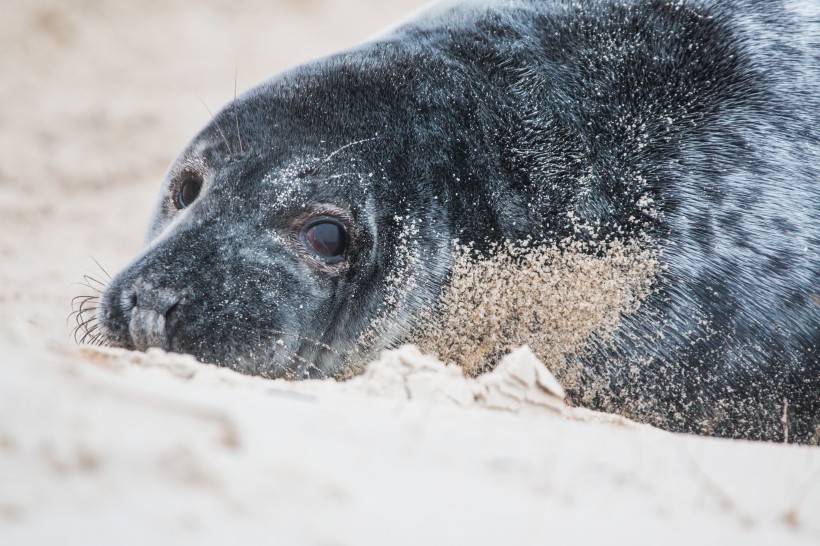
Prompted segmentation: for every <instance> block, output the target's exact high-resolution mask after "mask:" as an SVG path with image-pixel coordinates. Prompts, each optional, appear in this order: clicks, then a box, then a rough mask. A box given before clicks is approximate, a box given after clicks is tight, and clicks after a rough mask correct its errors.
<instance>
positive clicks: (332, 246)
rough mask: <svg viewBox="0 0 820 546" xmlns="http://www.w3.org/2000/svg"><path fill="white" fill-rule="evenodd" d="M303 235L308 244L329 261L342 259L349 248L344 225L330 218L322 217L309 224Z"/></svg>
mask: <svg viewBox="0 0 820 546" xmlns="http://www.w3.org/2000/svg"><path fill="white" fill-rule="evenodd" d="M303 237H304V240H305V243H307V246H308V247H309V248H310V249H311V250H313V252H315V253H316V254H317V255H318V256H320V257H321V258H322V259H324V260H325V261H327V262H331V263H333V262H338V261H339V260H341V259H342V257H343V256H344V253H345V250H346V248H347V235H346V234H345V229H344V227H342V225H341V224H340V223H339V222H337V221H335V220H333V219H330V218H320V219H318V220H315V221H313V222H311V223H310V224H308V225H307V226H306V227H305V230H304V232H303Z"/></svg>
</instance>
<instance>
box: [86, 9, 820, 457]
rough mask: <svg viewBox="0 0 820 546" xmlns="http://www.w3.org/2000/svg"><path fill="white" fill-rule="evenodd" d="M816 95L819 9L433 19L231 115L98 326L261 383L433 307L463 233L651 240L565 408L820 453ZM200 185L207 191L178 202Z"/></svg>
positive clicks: (204, 146)
mask: <svg viewBox="0 0 820 546" xmlns="http://www.w3.org/2000/svg"><path fill="white" fill-rule="evenodd" d="M818 90H820V8H818V6H817V5H816V3H812V2H811V1H810V0H807V1H806V2H803V3H800V2H783V1H770V0H743V1H740V0H738V1H728V2H727V1H724V0H721V1H720V2H717V1H694V0H692V1H690V0H686V1H682V2H666V1H648V0H626V1H618V2H614V1H608V0H599V1H595V0H578V1H575V2H563V1H535V0H514V1H499V2H468V3H464V4H453V5H446V6H443V7H440V8H438V9H437V10H435V11H434V12H431V13H430V14H428V15H422V16H421V17H420V18H418V19H417V20H415V21H413V22H410V23H408V24H406V25H404V26H401V27H399V28H397V29H396V30H394V31H391V32H390V33H389V34H387V35H385V36H383V37H381V38H379V39H376V40H374V41H371V42H369V43H367V44H365V45H363V46H361V47H359V48H356V49H353V50H351V51H346V52H343V53H340V54H338V55H334V56H331V57H329V58H325V59H322V60H319V61H316V62H313V63H311V64H307V65H304V66H301V67H298V68H296V69H293V70H291V71H289V72H286V73H284V74H281V75H279V76H277V77H275V78H273V79H272V80H270V81H268V82H266V83H263V84H262V85H260V86H259V87H257V88H255V89H253V90H251V91H249V92H248V93H246V94H245V95H243V96H241V97H240V98H239V99H238V100H237V101H236V103H235V104H232V105H229V106H228V107H226V108H225V110H224V111H223V112H222V113H220V114H218V115H217V116H216V118H215V120H214V122H213V123H211V124H210V125H209V126H208V127H207V128H206V129H205V130H204V131H203V132H202V133H201V134H200V135H199V136H197V137H196V139H195V140H194V141H193V143H192V144H191V146H190V147H189V148H188V149H187V150H186V151H185V152H183V154H182V155H181V157H180V159H179V160H178V161H177V163H176V164H175V165H174V167H172V169H171V171H170V172H169V175H168V178H167V183H166V185H165V187H164V189H163V191H162V194H161V197H160V201H159V204H158V209H157V213H156V216H155V219H154V222H153V225H152V227H151V230H150V234H149V244H148V247H147V248H146V250H145V252H144V253H143V254H142V255H141V256H139V257H138V258H137V259H136V260H135V261H134V262H133V263H132V264H131V265H130V266H128V267H127V268H126V269H125V270H124V271H123V272H122V273H120V274H119V275H118V276H117V277H116V278H115V280H114V281H113V282H112V283H111V287H110V288H109V289H108V290H107V291H106V293H105V295H104V297H103V299H102V305H101V309H100V312H99V318H100V321H101V323H102V326H103V328H102V330H103V332H104V334H105V336H106V338H107V339H108V341H109V343H111V344H113V345H120V346H124V347H131V348H134V347H136V348H145V347H146V346H148V345H159V346H163V347H164V348H166V349H169V350H174V351H179V352H186V353H191V354H194V355H196V356H197V357H199V358H200V359H202V360H204V361H208V362H215V363H219V364H223V365H227V366H232V367H234V368H236V369H239V370H242V371H245V372H249V373H258V374H263V375H267V376H281V375H288V376H295V377H305V376H316V377H324V376H326V375H340V374H343V373H344V372H345V370H346V366H347V365H350V364H351V363H353V364H355V363H357V362H361V361H364V360H366V359H367V358H369V357H371V356H373V355H374V354H375V353H376V352H377V351H378V350H380V349H382V348H384V347H388V346H392V345H394V344H396V343H399V342H401V341H404V340H406V339H407V334H408V332H410V331H411V330H412V329H413V327H414V325H415V321H416V320H418V317H419V316H429V314H428V315H425V313H429V311H430V309H436V305H437V302H438V298H439V297H440V293H441V291H442V287H443V286H445V285H446V283H447V281H448V276H449V275H450V272H451V269H452V264H453V259H454V258H453V242H454V241H456V240H459V241H461V242H462V243H472V245H473V249H474V252H475V253H476V255H478V256H481V255H489V254H490V253H491V252H492V248H493V246H492V245H493V244H494V243H501V242H504V241H521V240H525V239H528V238H529V239H532V240H533V241H534V242H537V243H542V244H545V245H555V244H557V243H558V242H560V241H581V242H583V243H589V244H588V246H585V247H584V248H586V249H587V252H590V253H595V252H596V250H595V248H596V242H606V241H615V240H625V241H646V244H644V245H643V247H644V248H645V249H648V250H651V251H652V252H654V253H655V255H656V259H657V260H658V262H659V263H660V264H662V267H661V268H659V269H658V271H659V273H658V275H657V277H656V278H655V279H654V281H653V291H652V292H651V294H650V295H649V296H648V297H646V299H645V300H644V301H643V302H641V305H640V306H639V308H638V309H637V310H635V311H633V312H631V313H628V314H625V315H624V316H623V317H622V320H621V323H620V325H619V327H618V328H617V331H615V332H614V334H612V335H611V336H609V337H608V339H606V340H603V339H599V338H598V337H596V336H595V335H592V336H590V339H589V340H588V342H587V344H586V346H585V348H584V350H583V351H582V352H580V353H579V354H575V355H569V356H567V357H566V358H567V362H566V367H565V370H566V369H574V370H576V372H577V371H579V370H580V372H579V373H576V374H575V375H573V376H572V377H573V379H572V381H569V382H570V383H571V384H568V385H565V386H567V388H568V391H569V395H570V397H571V399H572V400H573V401H574V402H576V403H578V404H583V405H586V406H589V407H593V408H599V409H604V410H608V411H613V412H617V413H621V414H624V415H628V416H630V417H633V418H637V419H640V420H643V421H646V422H650V423H653V424H655V425H658V426H661V427H664V428H667V429H670V430H675V431H686V432H696V433H707V434H715V435H720V436H730V437H746V438H753V439H769V440H782V439H783V438H784V435H785V434H786V432H788V437H789V439H790V440H792V441H801V442H818V432H817V431H818V425H820V355H818V351H820V252H818V250H819V249H820V185H819V184H820V182H819V181H820V91H818ZM240 140H241V144H240ZM186 172H196V173H199V174H200V175H201V176H202V177H203V178H204V180H205V187H204V189H203V191H202V195H201V196H200V197H199V199H198V200H197V201H196V202H195V203H194V204H193V205H192V206H191V207H190V208H188V209H185V210H183V211H181V212H178V211H176V209H175V208H174V206H173V204H172V197H173V195H174V194H175V193H176V191H177V190H178V184H179V181H180V179H181V178H183V177H184V173H186ZM317 214H324V215H333V216H334V217H340V218H342V219H344V221H345V223H346V225H347V226H348V229H349V234H350V241H351V242H350V248H349V252H348V256H347V258H346V259H345V260H344V261H343V263H342V264H341V265H339V266H328V265H327V264H324V263H321V261H319V260H317V259H316V258H315V257H313V256H311V255H310V254H309V253H308V252H307V251H306V249H305V248H304V245H303V244H302V241H301V240H300V238H299V237H298V235H297V234H298V230H299V227H300V226H301V225H302V224H303V223H304V221H305V220H306V219H307V218H309V217H311V216H312V215H317ZM601 244H604V243H601ZM135 305H136V307H135ZM559 375H560V374H559ZM567 378H569V375H567ZM784 409H785V412H784ZM784 414H785V419H784Z"/></svg>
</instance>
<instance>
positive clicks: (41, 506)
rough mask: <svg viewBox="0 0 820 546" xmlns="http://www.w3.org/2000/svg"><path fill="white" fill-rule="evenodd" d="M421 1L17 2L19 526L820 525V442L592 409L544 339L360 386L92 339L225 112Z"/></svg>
mask: <svg viewBox="0 0 820 546" xmlns="http://www.w3.org/2000/svg"><path fill="white" fill-rule="evenodd" d="M419 4H421V2H418V1H417V2H413V1H410V0H404V1H394V2H390V3H385V2H376V1H374V0H346V1H345V2H331V1H330V0H312V1H309V2H292V3H291V2H272V1H266V2H263V1H261V0H260V1H245V0H243V1H231V2H228V1H227V0H226V1H210V2H208V3H204V2H194V1H188V0H179V1H175V2H159V1H154V0H150V1H145V2H140V3H125V2H115V1H113V0H111V1H97V0H77V1H75V2H71V3H70V4H68V3H65V2H56V1H53V2H50V1H47V0H34V1H26V2H23V1H22V0H6V2H5V4H4V5H3V8H4V9H3V17H1V18H0V46H2V47H0V73H2V74H3V76H2V79H0V104H2V106H0V127H2V131H0V227H2V230H0V544H3V545H5V544H14V545H17V544H83V545H85V544H147V543H148V544H188V543H190V544H217V543H226V542H231V543H239V542H240V541H242V540H249V541H253V542H257V543H258V542H262V541H265V543H273V544H288V545H290V544H294V545H298V544H306V545H365V544H373V545H384V544H473V545H483V544H545V543H556V544H590V543H593V542H604V541H605V542H608V543H633V544H656V543H658V542H661V541H663V543H666V544H684V543H686V544H689V543H691V542H693V541H695V542H697V543H700V544H727V543H729V544H739V543H742V544H804V543H805V544H811V543H816V542H817V541H820V450H819V449H817V448H808V447H799V446H786V445H774V444H755V443H749V442H739V441H726V440H716V439H711V438H697V437H688V436H678V435H672V434H669V433H666V432H663V431H659V430H656V429H653V428H651V427H647V426H643V425H638V424H634V423H630V422H628V421H626V420H623V419H620V418H617V417H611V416H604V415H597V414H593V413H591V412H584V411H580V410H573V409H569V408H566V407H565V406H563V404H562V403H561V401H560V389H558V388H557V387H556V386H555V385H553V384H552V383H551V378H550V377H549V376H548V375H546V374H545V369H544V368H543V367H540V366H541V365H540V363H539V362H538V361H537V360H536V359H535V358H534V357H533V356H532V355H531V354H528V353H527V352H526V351H524V352H521V353H518V354H517V355H516V357H515V358H513V359H511V360H509V361H507V363H506V365H504V366H500V367H499V369H497V370H496V371H495V372H493V373H492V374H490V375H485V376H481V377H478V378H465V377H464V376H463V374H462V373H461V370H460V369H459V368H456V367H454V366H445V365H444V364H442V363H440V362H438V361H436V360H435V359H432V358H430V357H425V356H423V355H421V354H420V353H419V352H418V351H416V350H415V349H413V348H404V349H402V350H401V351H398V352H393V353H389V354H386V355H384V357H383V358H382V359H381V360H380V361H379V362H377V363H375V364H373V365H371V366H370V367H369V368H368V369H367V370H366V372H365V374H364V375H363V376H361V377H358V378H355V379H353V380H351V381H348V382H345V383H336V382H332V381H327V382H305V383H288V382H284V381H273V382H272V381H266V380H262V379H258V378H250V377H245V376H241V375H238V374H235V373H233V372H230V371H228V370H224V369H218V368H215V367H213V366H205V365H201V364H198V363H196V362H194V361H193V360H192V359H190V358H189V357H185V356H179V355H167V354H164V353H162V352H159V351H152V352H150V353H148V354H135V353H128V352H123V351H116V350H90V349H80V348H77V347H76V345H75V344H74V343H73V341H72V340H70V337H69V333H70V330H71V328H70V325H69V324H67V321H66V317H67V316H68V314H69V312H70V304H69V301H70V298H71V297H72V296H74V295H76V294H78V293H79V292H80V291H81V288H80V287H78V286H77V285H76V284H74V283H77V282H80V281H81V280H82V278H83V275H84V274H86V273H93V274H98V273H99V270H98V269H97V266H96V265H95V264H94V262H93V261H92V260H91V258H90V256H93V257H94V258H95V259H97V260H98V261H99V262H100V263H101V264H102V265H103V266H104V267H105V268H106V269H108V270H109V271H111V272H114V271H116V270H118V269H119V268H120V267H122V266H123V265H125V264H126V263H127V261H128V260H129V259H130V258H131V257H132V256H133V255H134V254H135V253H136V252H137V251H138V249H139V248H140V245H141V242H142V237H143V233H144V231H145V229H146V227H147V222H148V216H149V214H150V208H151V205H152V202H153V199H154V195H155V192H156V190H157V188H158V185H159V182H160V180H161V178H162V175H163V172H164V170H165V169H166V168H167V166H168V164H169V163H170V162H171V160H172V159H173V157H174V156H175V154H176V153H177V152H178V151H179V150H180V149H181V148H182V147H183V146H184V145H185V143H186V142H187V141H188V139H189V138H190V137H191V136H193V134H194V133H195V132H196V131H197V130H198V129H199V128H200V127H201V126H202V125H204V124H205V123H206V122H207V120H208V119H209V114H208V112H207V110H206V108H205V107H203V105H202V103H201V102H200V100H199V98H197V96H199V97H201V98H202V100H203V101H204V102H205V103H206V104H208V106H209V107H210V108H211V109H213V110H216V109H218V108H219V107H220V106H221V105H222V104H224V103H225V102H227V101H229V100H230V99H231V98H232V97H233V94H234V84H235V82H236V84H237V86H238V88H239V89H240V90H242V89H244V88H247V87H249V86H251V85H252V84H254V83H255V82H257V81H259V80H262V79H264V78H265V77H267V76H269V75H270V74H272V73H274V72H276V71H278V70H281V69H283V68H286V67H288V66H290V65H293V64H296V63H298V62H301V61H304V60H308V59H310V58H312V57H315V56H318V55H322V54H325V53H328V52H331V51H334V50H337V49H339V48H343V47H346V46H350V45H353V44H355V43H356V42H357V41H360V40H362V39H365V38H367V37H370V36H372V35H373V34H375V33H377V32H378V31H379V29H381V28H383V27H384V26H385V25H388V24H391V23H393V22H395V21H396V20H398V19H399V18H401V17H402V16H403V15H404V14H406V13H408V12H410V11H411V10H413V9H415V8H416V7H417V6H418V5H419Z"/></svg>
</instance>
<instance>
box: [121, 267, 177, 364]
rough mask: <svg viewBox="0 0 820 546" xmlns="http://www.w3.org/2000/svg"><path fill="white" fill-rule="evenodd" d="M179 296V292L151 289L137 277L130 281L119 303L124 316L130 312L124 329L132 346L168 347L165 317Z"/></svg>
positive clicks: (138, 348) (167, 321) (166, 319)
mask: <svg viewBox="0 0 820 546" xmlns="http://www.w3.org/2000/svg"><path fill="white" fill-rule="evenodd" d="M182 299H183V294H182V293H180V292H179V291H176V290H172V289H170V288H154V287H153V286H151V285H150V284H148V283H146V282H144V281H141V280H137V281H136V282H135V283H134V285H133V287H132V289H131V291H130V293H127V294H124V295H123V301H122V305H123V311H124V313H125V316H126V317H127V316H128V315H129V314H130V315H131V321H130V323H129V325H128V331H129V334H130V335H131V342H132V343H133V344H134V348H135V349H137V350H140V351H145V350H146V349H148V348H149V347H159V348H160V349H163V350H166V351H167V350H168V349H169V348H170V336H169V335H168V327H169V322H170V321H169V319H170V316H171V313H172V312H173V311H174V309H175V308H176V307H177V306H178V305H179V304H180V302H181V301H182Z"/></svg>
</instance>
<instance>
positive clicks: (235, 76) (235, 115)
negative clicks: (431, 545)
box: [233, 66, 245, 154]
mask: <svg viewBox="0 0 820 546" xmlns="http://www.w3.org/2000/svg"><path fill="white" fill-rule="evenodd" d="M238 77H239V67H238V66H237V67H236V70H235V71H234V73H233V118H234V121H235V122H236V138H237V139H238V140H239V153H240V154H241V153H243V152H244V151H245V150H243V147H242V131H240V130H239V112H237V111H236V81H237V79H238Z"/></svg>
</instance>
